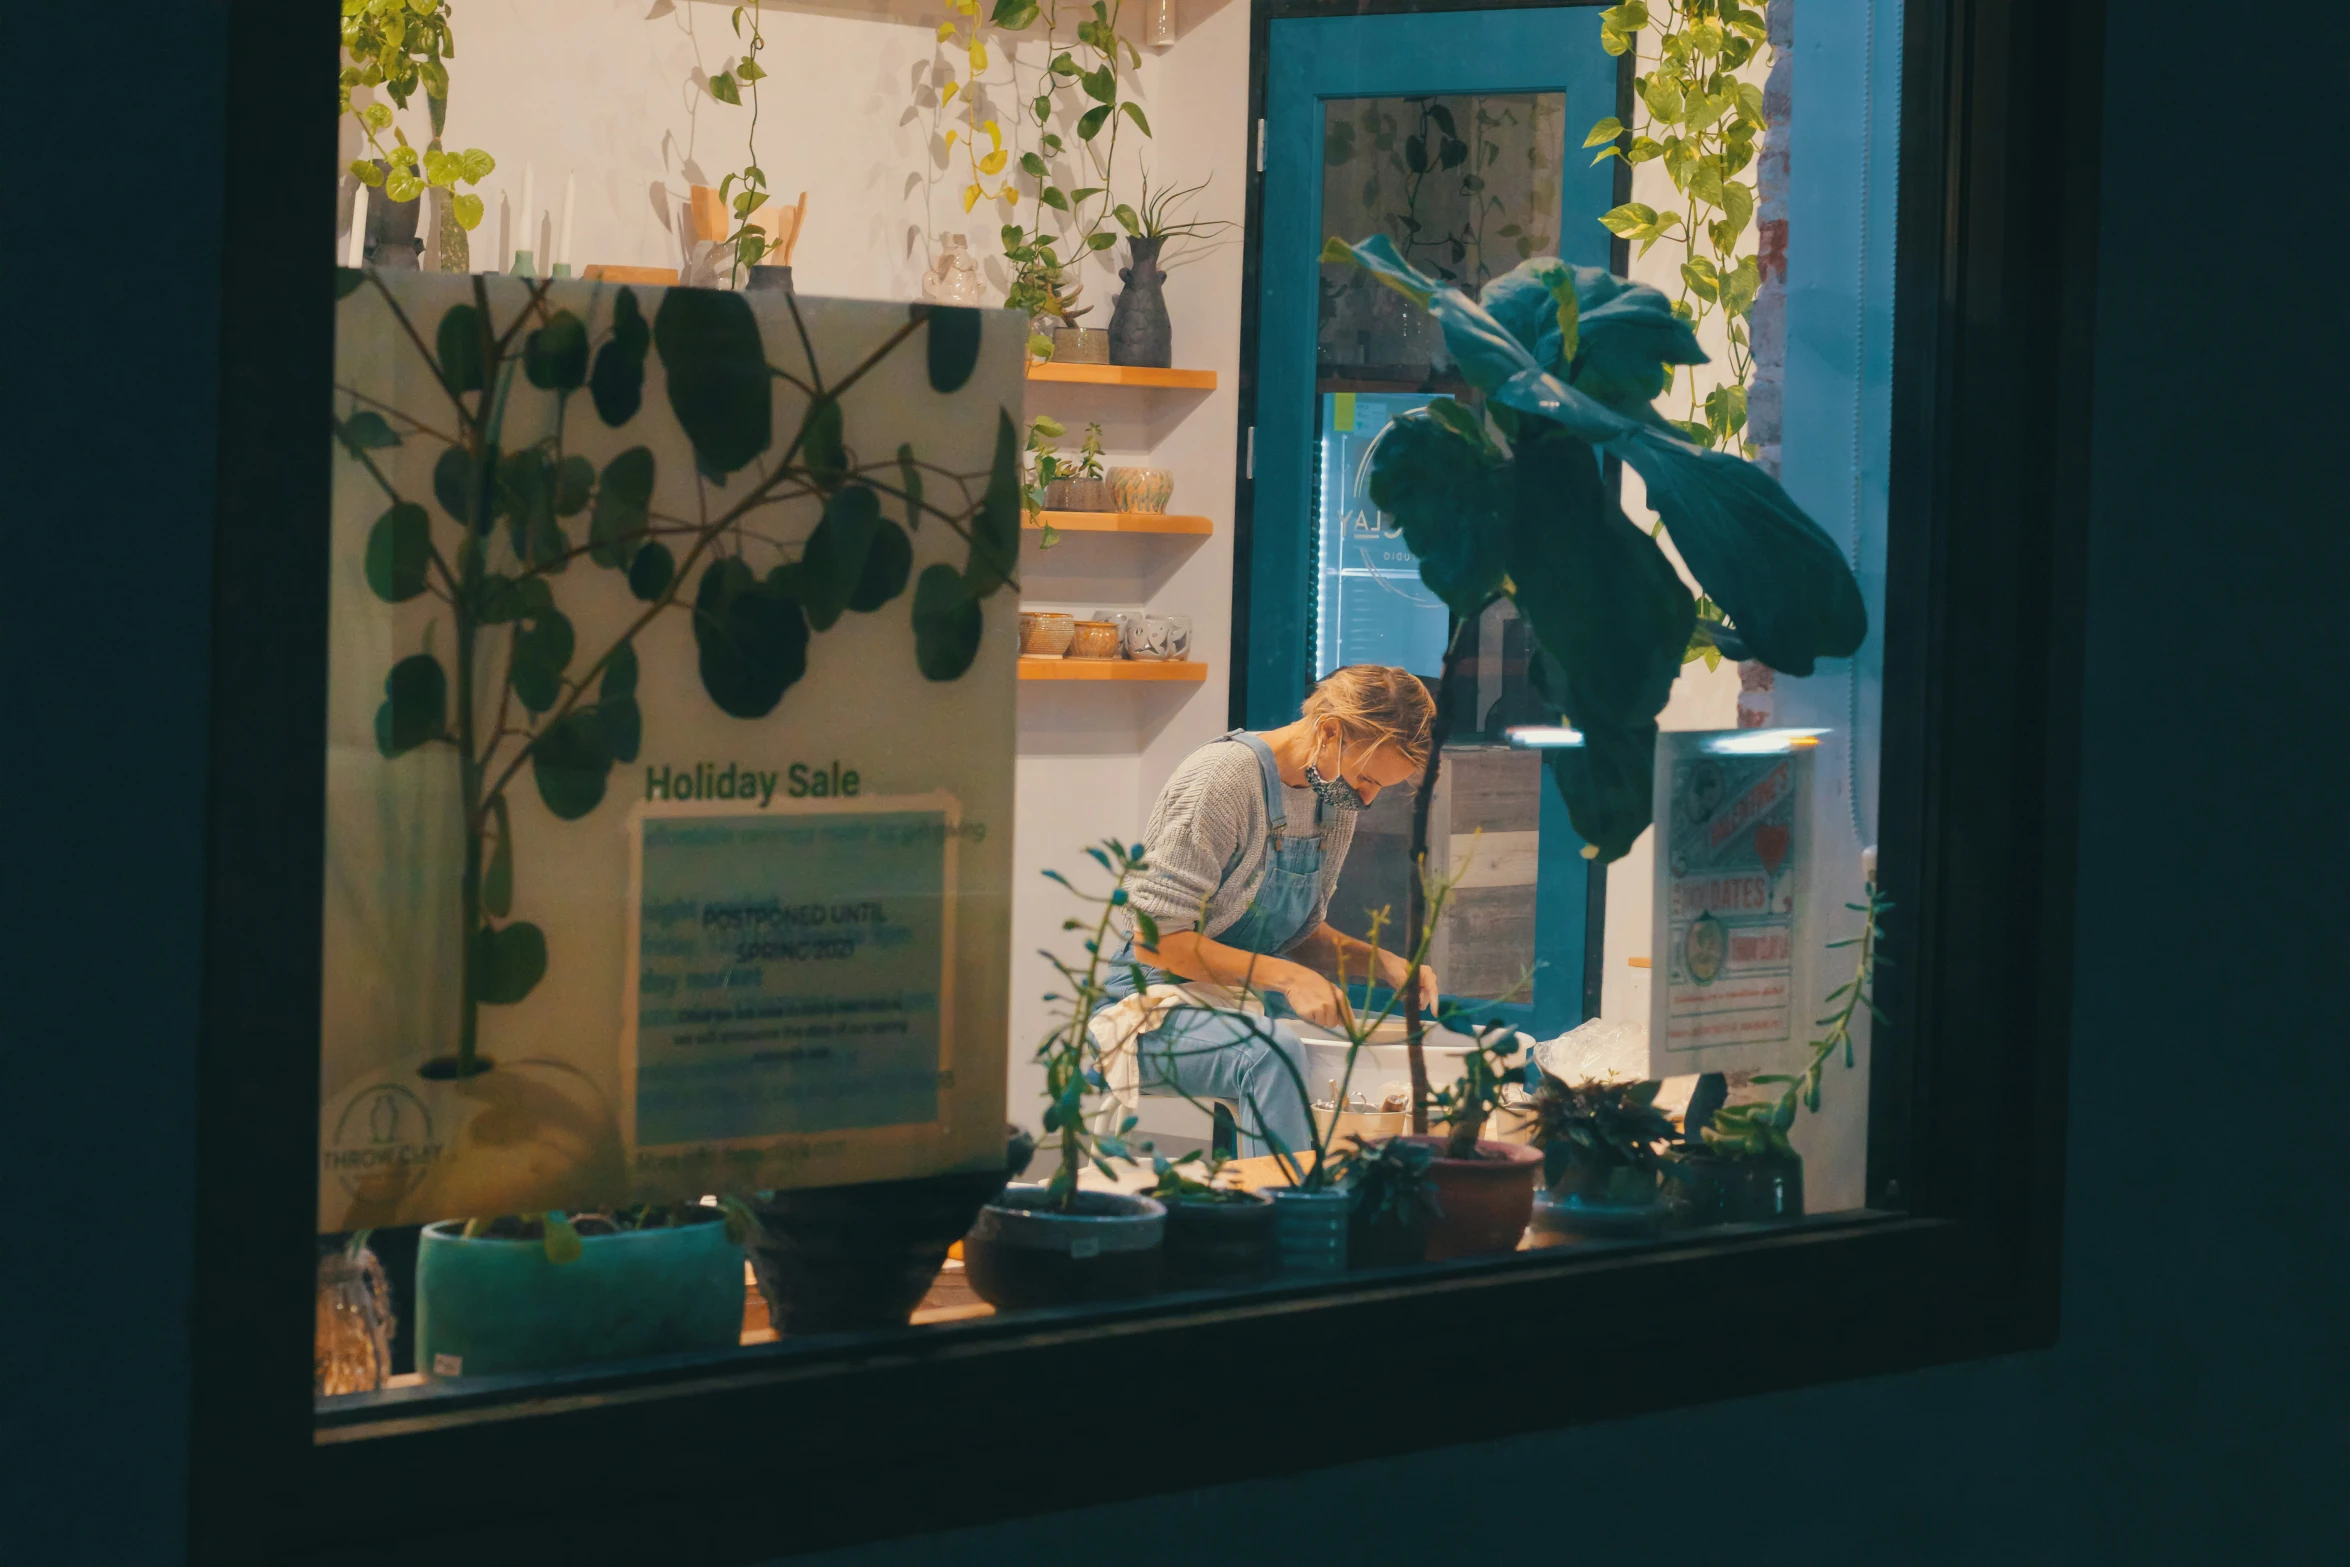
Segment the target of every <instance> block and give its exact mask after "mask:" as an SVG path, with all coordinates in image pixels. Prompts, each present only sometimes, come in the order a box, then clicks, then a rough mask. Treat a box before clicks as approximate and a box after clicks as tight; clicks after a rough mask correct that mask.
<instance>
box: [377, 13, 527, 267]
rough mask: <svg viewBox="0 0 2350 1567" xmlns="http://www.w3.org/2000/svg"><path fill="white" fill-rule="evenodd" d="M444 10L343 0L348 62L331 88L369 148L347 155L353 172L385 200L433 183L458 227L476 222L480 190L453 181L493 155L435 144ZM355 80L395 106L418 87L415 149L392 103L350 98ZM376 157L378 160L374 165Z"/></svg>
mask: <svg viewBox="0 0 2350 1567" xmlns="http://www.w3.org/2000/svg"><path fill="white" fill-rule="evenodd" d="M449 15H450V8H449V3H448V0H343V52H344V53H345V54H347V55H349V56H350V60H351V63H350V64H348V65H346V66H344V67H343V69H342V73H341V76H340V77H339V78H338V91H339V92H340V94H341V99H340V101H341V104H342V112H343V113H345V114H348V115H350V116H351V117H352V118H354V119H355V120H357V121H358V122H359V133H360V135H362V136H363V137H365V138H366V141H367V147H368V150H369V152H371V153H372V154H373V155H374V156H372V157H367V158H357V159H354V160H353V161H352V163H351V176H352V178H354V179H356V180H358V181H359V183H361V184H362V185H366V186H369V187H371V188H373V189H377V190H381V191H382V192H383V193H384V196H385V198H386V199H387V200H391V201H403V202H405V201H414V200H416V199H417V198H418V197H419V196H421V195H423V194H424V192H425V190H426V188H427V187H436V186H437V187H438V188H440V189H442V190H446V191H448V192H449V198H450V211H451V214H452V215H453V216H454V217H455V218H456V220H457V223H458V225H459V227H461V228H465V229H468V230H470V229H474V228H478V227H479V226H480V225H481V219H482V202H481V197H480V196H478V195H476V194H474V193H473V192H471V191H461V190H459V189H458V188H457V187H458V186H460V185H478V184H480V183H481V182H482V181H483V180H485V179H487V178H489V176H490V173H491V171H492V170H494V169H496V168H497V166H498V160H497V159H495V158H493V157H491V156H490V155H489V154H488V153H486V152H484V151H482V150H481V149H480V148H479V147H468V148H466V149H465V150H464V151H463V152H445V151H443V150H442V148H441V130H442V127H443V126H444V125H445V124H446V123H447V120H448V113H449V67H448V63H447V62H449V61H450V60H452V59H455V58H456V55H457V40H456V36H455V35H454V34H453V33H451V32H450V30H449ZM354 87H374V88H380V89H381V90H382V92H383V95H384V96H385V97H386V98H389V99H391V100H392V104H396V105H398V106H399V107H400V108H401V109H406V108H407V107H408V100H409V99H410V98H412V97H414V96H415V95H416V93H417V92H418V91H419V90H421V91H422V92H423V93H424V96H425V107H426V113H427V116H428V118H429V120H430V122H431V126H432V136H431V139H430V141H429V142H428V143H427V144H426V146H425V149H424V152H423V154H422V155H421V157H420V156H419V154H418V153H417V150H416V149H415V148H414V147H412V146H410V145H409V142H408V134H407V132H406V131H405V130H403V129H402V128H401V127H400V126H399V125H398V124H397V123H396V120H395V117H394V115H393V113H392V104H385V103H382V102H380V101H379V102H376V103H370V104H367V105H365V106H363V107H361V106H356V105H354V104H353V103H352V101H351V89H352V88H354ZM386 131H389V132H390V133H391V136H392V142H391V145H390V146H386V145H385V144H384V142H383V139H382V138H383V134H384V133H385V132H386ZM378 162H381V163H382V164H383V165H384V167H383V168H380V169H379V168H377V167H376V164H377V163H378Z"/></svg>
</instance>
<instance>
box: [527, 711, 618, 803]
mask: <svg viewBox="0 0 2350 1567" xmlns="http://www.w3.org/2000/svg"><path fill="white" fill-rule="evenodd" d="M530 773H531V778H532V780H533V781H534V782H535V783H537V785H538V786H539V798H540V799H541V800H544V801H545V802H546V805H547V809H548V810H550V811H552V812H553V813H554V814H555V816H556V818H557V819H558V820H561V821H566V822H575V821H578V820H579V819H580V818H581V817H583V816H585V815H587V814H588V812H590V811H592V810H594V809H595V808H596V807H597V806H598V805H601V804H602V803H603V801H604V785H605V782H606V781H607V780H608V779H609V778H610V777H611V773H612V752H611V749H610V747H609V746H608V745H607V744H606V742H605V737H604V726H603V725H602V724H601V723H599V722H598V721H597V719H596V716H595V714H593V713H591V712H585V711H582V710H581V709H579V708H576V707H575V708H573V709H572V710H571V711H570V712H568V713H565V714H564V715H563V716H562V717H561V718H559V719H557V720H556V721H555V723H554V724H553V726H551V727H550V728H548V729H547V730H545V731H544V732H543V733H541V734H540V735H539V737H538V741H537V743H536V744H534V745H533V746H532V747H531V750H530Z"/></svg>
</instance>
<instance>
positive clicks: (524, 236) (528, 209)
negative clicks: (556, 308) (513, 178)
mask: <svg viewBox="0 0 2350 1567" xmlns="http://www.w3.org/2000/svg"><path fill="white" fill-rule="evenodd" d="M535 172H536V171H535V170H533V169H532V168H531V166H530V165H529V164H527V163H526V164H524V165H523V166H522V223H521V226H520V227H519V228H517V229H516V230H515V231H514V232H515V236H516V238H515V241H514V248H515V249H516V250H536V249H538V235H537V234H535V233H533V232H532V230H533V229H535V228H537V227H538V221H539V220H538V209H537V208H536V207H535V206H533V205H532V204H531V187H532V185H533V184H534V183H536V182H535V181H534V179H533V178H532V176H533V174H534V173H535ZM531 265H532V266H534V267H535V266H537V265H538V258H537V257H535V256H534V257H532V258H531Z"/></svg>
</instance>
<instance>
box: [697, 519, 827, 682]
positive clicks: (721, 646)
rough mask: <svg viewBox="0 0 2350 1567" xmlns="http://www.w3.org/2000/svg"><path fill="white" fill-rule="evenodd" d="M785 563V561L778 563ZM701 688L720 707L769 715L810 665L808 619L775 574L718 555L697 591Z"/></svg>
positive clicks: (704, 573)
mask: <svg viewBox="0 0 2350 1567" xmlns="http://www.w3.org/2000/svg"><path fill="white" fill-rule="evenodd" d="M778 569H779V570H782V569H784V568H778ZM694 645H695V647H696V648H697V649H698V650H699V653H700V674H701V677H702V689H703V690H705V691H707V692H708V693H709V694H710V700H711V701H713V702H715V703H717V704H718V707H719V710H720V711H721V712H725V713H729V714H732V715H733V716H734V717H736V718H764V717H766V716H767V715H768V714H769V713H771V712H773V711H774V710H775V704H776V703H778V702H780V701H782V700H783V693H784V692H785V691H787V690H789V689H790V688H791V686H792V685H793V684H795V683H796V682H797V681H798V680H799V679H800V677H801V676H802V675H804V674H806V673H807V672H808V622H807V619H806V617H805V616H804V615H803V614H802V613H801V611H800V606H799V604H798V603H797V602H796V601H795V600H794V599H793V598H792V597H791V596H790V594H789V593H788V592H786V591H785V590H784V585H783V583H782V582H780V581H778V580H777V579H776V578H775V577H774V576H772V575H771V576H770V577H769V578H768V579H767V580H766V581H761V580H760V579H759V578H757V577H755V576H753V575H752V574H751V569H750V567H748V566H746V565H744V564H743V563H742V561H741V560H739V559H734V558H729V559H726V560H720V561H715V562H713V563H712V564H711V565H710V567H709V569H708V570H706V571H704V572H703V573H702V581H701V586H700V588H699V589H698V590H697V591H696V593H695V595H694Z"/></svg>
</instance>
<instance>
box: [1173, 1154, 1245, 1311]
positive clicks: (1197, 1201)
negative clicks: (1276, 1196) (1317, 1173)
mask: <svg viewBox="0 0 2350 1567" xmlns="http://www.w3.org/2000/svg"><path fill="white" fill-rule="evenodd" d="M1151 1165H1152V1168H1153V1169H1154V1170H1156V1171H1157V1172H1158V1177H1159V1180H1158V1184H1157V1185H1155V1186H1153V1187H1152V1188H1151V1193H1150V1194H1151V1196H1152V1197H1154V1198H1156V1199H1157V1200H1158V1201H1159V1202H1161V1203H1162V1204H1164V1205H1165V1206H1166V1209H1167V1242H1166V1252H1165V1267H1164V1271H1163V1273H1162V1276H1161V1282H1162V1283H1163V1284H1164V1285H1165V1287H1166V1288H1168V1289H1171V1290H1196V1289H1227V1288H1230V1287H1232V1286H1234V1285H1239V1284H1253V1283H1255V1282H1257V1281H1258V1280H1260V1279H1263V1278H1265V1277H1267V1276H1268V1275H1270V1274H1271V1273H1272V1272H1273V1267H1274V1262H1275V1258H1276V1253H1275V1250H1274V1246H1273V1219H1274V1213H1273V1199H1271V1198H1270V1197H1267V1196H1265V1195H1264V1194H1262V1193H1261V1192H1252V1191H1249V1190H1246V1189H1245V1188H1243V1187H1238V1186H1233V1185H1229V1184H1220V1183H1219V1177H1220V1176H1221V1175H1222V1174H1223V1172H1224V1161H1223V1160H1222V1159H1218V1158H1214V1157H1211V1156H1206V1155H1202V1154H1199V1153H1196V1152H1195V1153H1187V1154H1184V1155H1183V1156H1182V1157H1180V1158H1176V1159H1168V1158H1164V1157H1154V1158H1153V1159H1152V1161H1151ZM1186 1166H1192V1167H1196V1168H1197V1169H1198V1170H1199V1176H1198V1177H1194V1176H1192V1175H1189V1174H1186V1173H1185V1167H1186Z"/></svg>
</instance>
